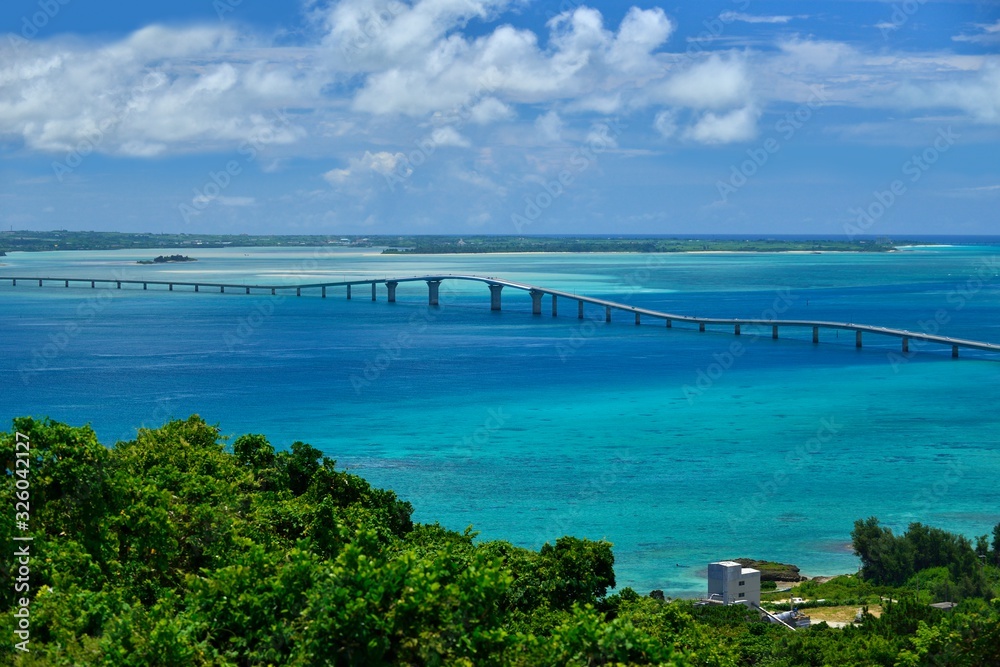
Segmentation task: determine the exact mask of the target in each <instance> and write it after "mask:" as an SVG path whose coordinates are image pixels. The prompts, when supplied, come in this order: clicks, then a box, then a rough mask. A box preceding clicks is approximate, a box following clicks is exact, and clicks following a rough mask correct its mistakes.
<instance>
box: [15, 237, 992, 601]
mask: <svg viewBox="0 0 1000 667" xmlns="http://www.w3.org/2000/svg"><path fill="white" fill-rule="evenodd" d="M171 252H179V253H183V254H189V255H192V256H194V257H196V258H197V259H198V261H197V262H195V263H190V264H172V265H157V266H138V265H136V264H135V261H136V260H137V259H144V258H148V257H151V256H153V255H156V254H161V253H162V254H170V253H171ZM0 263H2V265H0V275H24V276H32V275H44V276H52V277H59V276H65V277H96V278H111V277H116V276H120V277H122V278H126V279H135V278H142V277H148V278H150V279H161V280H162V279H166V278H170V279H174V280H184V279H188V280H205V281H215V282H231V283H240V284H242V283H243V282H250V283H253V282H261V283H282V284H284V283H288V284H291V283H299V282H304V283H309V282H325V281H334V280H340V279H344V278H351V279H356V278H368V277H378V278H382V277H389V276H404V275H423V274H427V273H474V274H479V275H489V276H497V277H503V278H508V279H512V280H520V281H525V282H530V283H535V284H538V285H542V286H546V287H551V288H556V289H562V290H566V291H570V292H577V293H580V294H586V295H589V296H595V297H604V298H608V299H613V300H618V301H624V302H626V303H629V304H634V305H641V306H644V307H648V308H653V309H658V310H664V311H669V312H676V313H680V314H691V315H702V316H747V317H761V316H763V317H768V316H770V315H771V311H772V310H773V311H774V312H775V313H777V314H779V315H780V316H781V317H788V318H809V319H830V320H844V321H849V322H856V323H870V324H874V325H879V326H891V327H900V328H907V329H912V330H917V331H920V330H926V331H930V330H934V329H939V330H940V331H942V332H944V333H945V335H948V336H954V337H964V338H972V339H980V340H987V341H993V342H1000V246H986V245H977V246H961V245H950V246H934V247H925V246H919V247H909V248H905V249H903V250H902V251H901V252H896V253H889V254H872V255H860V254H840V253H824V254H674V255H620V254H592V255H571V254H531V255H474V256H454V255H445V256H380V255H378V254H375V253H373V252H372V251H370V250H366V251H361V250H354V249H346V248H322V249H285V248H276V249H260V248H252V249H241V248H228V249H199V250H195V249H191V248H185V249H181V250H177V251H165V250H156V251H152V252H151V251H131V252H126V251H115V252H68V253H60V252H51V253H15V254H12V255H11V256H9V257H4V258H0ZM503 298H504V303H503V307H504V309H503V311H502V312H500V313H495V312H491V311H490V310H489V292H488V290H487V288H486V287H485V286H484V285H481V284H460V283H455V282H445V283H444V284H443V285H442V292H441V306H440V307H437V308H430V307H428V306H427V288H426V286H425V285H423V283H404V284H401V285H400V287H399V289H398V302H397V303H395V304H389V303H387V302H386V295H385V290H384V287H383V288H380V290H379V293H378V300H377V301H376V302H374V303H373V302H372V301H371V295H370V291H368V290H366V289H363V288H355V290H354V298H353V299H352V300H350V301H348V300H346V299H345V298H344V293H343V292H342V291H338V290H331V291H330V295H329V298H327V299H325V300H324V299H320V298H319V295H318V293H304V294H303V296H302V297H301V298H296V297H294V296H286V297H281V296H279V297H271V296H268V295H263V294H262V295H251V296H246V295H244V294H228V293H227V294H218V293H204V292H203V293H199V294H195V293H193V292H190V291H175V292H173V293H168V292H166V291H164V290H154V289H152V288H151V289H150V290H149V291H145V292H144V291H142V290H141V289H134V288H133V289H125V290H120V291H119V290H113V289H110V290H109V289H100V288H99V289H96V290H91V289H89V288H83V287H74V288H70V289H65V288H62V287H45V288H38V287H37V285H31V284H18V286H17V287H12V286H11V285H10V282H9V281H0V304H2V305H0V368H2V371H3V377H4V378H5V383H4V384H5V387H4V390H3V393H2V402H0V422H2V423H3V424H4V426H3V427H0V428H9V424H10V419H11V418H13V417H15V416H18V415H34V416H38V417H42V416H49V417H52V418H53V419H57V420H61V421H65V422H69V423H72V424H85V423H89V424H91V425H92V426H93V427H94V429H95V430H96V431H97V433H98V435H99V436H100V438H101V439H102V441H104V442H106V443H108V444H111V443H113V442H114V441H116V440H119V439H127V438H130V437H132V436H134V434H135V431H136V428H137V427H139V426H141V425H145V426H157V425H160V424H162V423H163V422H164V421H165V420H167V419H171V418H182V417H186V416H188V415H190V414H192V413H198V414H200V415H202V416H203V417H204V418H205V419H207V420H208V421H210V422H213V423H217V424H218V425H219V427H220V428H221V430H222V432H223V433H224V434H227V435H232V436H235V435H239V434H242V433H247V432H256V433H263V434H265V435H267V436H268V437H269V438H270V439H271V441H272V442H273V443H274V444H275V445H276V446H279V447H285V446H288V444H290V443H291V442H293V441H295V440H304V441H307V442H310V443H311V444H313V445H314V446H316V447H318V448H319V449H321V450H322V451H324V452H325V453H326V454H327V455H328V456H330V457H332V458H335V459H336V460H337V462H338V465H340V466H342V467H346V468H349V469H350V470H352V471H353V472H355V473H357V474H360V475H362V476H364V477H366V478H367V479H369V480H370V481H371V482H373V483H374V484H376V485H380V486H385V487H389V488H392V489H394V490H395V491H396V492H397V493H398V494H399V495H400V496H401V497H403V498H405V499H407V500H410V501H411V502H412V503H413V504H414V506H415V507H416V513H415V518H416V519H417V520H419V521H427V522H433V521H439V522H441V523H442V524H444V525H445V526H447V527H449V528H454V529H458V530H461V529H464V528H465V527H466V526H469V525H471V526H473V528H474V529H475V530H478V531H479V533H480V538H481V539H506V540H510V541H511V542H514V543H516V544H519V545H523V546H528V547H533V548H537V547H538V546H540V545H541V544H543V543H544V542H545V541H551V540H554V539H555V538H557V537H559V536H561V535H564V534H572V535H576V536H580V537H588V538H593V539H599V538H606V539H608V540H610V541H611V542H613V543H614V545H615V556H616V572H617V575H618V582H619V585H620V586H621V585H629V586H632V587H634V588H636V589H637V590H638V591H640V592H641V593H645V592H647V591H649V590H651V589H654V588H660V589H664V590H665V591H667V592H668V594H674V595H689V596H693V595H696V594H699V593H701V592H703V591H704V579H703V576H704V570H705V567H706V564H707V563H708V562H710V561H714V560H719V559H725V558H736V557H743V556H746V557H754V558H766V559H771V560H779V561H785V562H791V563H795V564H798V565H799V566H801V567H802V569H803V571H804V572H805V573H806V574H810V575H818V574H834V573H841V572H853V571H855V570H856V569H857V561H856V559H855V557H854V556H853V555H852V554H851V551H850V546H849V541H850V531H851V528H852V525H853V522H854V520H855V519H858V518H863V517H868V516H871V515H875V516H878V517H879V518H880V519H881V520H882V521H883V523H885V524H887V525H889V526H891V527H893V528H894V529H905V526H906V524H907V523H909V522H911V521H922V522H925V523H931V524H933V525H937V526H941V527H944V528H947V529H951V530H955V531H960V532H962V533H964V534H966V535H969V536H972V535H977V534H983V533H986V532H989V531H990V530H991V528H992V526H993V525H994V524H995V523H997V522H998V521H1000V483H998V480H1000V416H998V410H997V405H998V404H1000V382H998V381H997V380H998V378H1000V355H993V356H992V357H991V355H988V354H985V353H982V354H977V353H972V352H963V357H962V358H961V359H959V360H953V359H951V357H950V353H949V351H947V350H944V349H941V348H937V349H934V348H933V346H929V345H927V346H921V345H917V344H911V345H912V348H911V349H914V350H919V351H918V352H917V353H916V354H915V355H913V356H912V357H910V358H903V357H902V356H901V355H899V353H898V345H899V341H898V340H897V339H888V338H887V339H884V340H882V341H879V340H877V339H876V337H874V336H867V337H866V339H865V347H864V348H863V349H862V350H857V349H855V347H854V339H853V336H846V335H845V334H843V333H841V334H840V335H839V337H838V336H836V335H835V334H833V333H825V332H824V334H823V340H822V342H821V343H820V344H819V345H813V344H812V343H811V340H810V332H809V331H808V330H799V331H794V332H793V331H791V330H788V331H785V330H782V332H781V339H780V340H777V341H775V340H772V339H771V338H770V331H769V330H768V331H767V332H766V335H763V336H757V335H755V333H754V332H753V331H747V330H746V329H744V332H743V335H742V336H740V337H739V338H737V337H735V336H734V335H733V334H732V331H730V330H726V331H722V330H716V331H712V330H711V328H710V330H709V331H708V332H706V333H698V332H697V330H694V329H690V328H683V327H680V326H675V327H674V328H672V329H667V328H666V327H664V326H663V323H662V322H659V321H658V322H656V323H648V324H647V323H645V322H644V323H643V324H642V325H641V326H638V327H637V326H635V324H634V322H633V320H632V318H629V317H626V316H625V315H624V314H618V315H616V317H615V319H614V321H613V322H612V323H611V324H606V323H604V321H603V310H602V309H598V308H597V307H592V310H591V309H589V308H588V310H587V312H586V316H587V318H586V319H585V320H583V321H580V320H578V319H577V318H576V306H575V304H573V303H568V302H562V301H561V302H560V304H559V305H560V313H559V317H552V316H551V311H550V304H549V301H548V299H546V301H545V304H544V309H543V315H541V316H532V315H531V314H530V299H529V297H528V296H527V295H526V294H524V293H522V292H515V291H513V290H511V289H509V288H508V289H506V290H505V291H504V294H503ZM734 344H735V347H734Z"/></svg>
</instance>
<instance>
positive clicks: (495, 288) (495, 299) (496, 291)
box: [488, 283, 503, 310]
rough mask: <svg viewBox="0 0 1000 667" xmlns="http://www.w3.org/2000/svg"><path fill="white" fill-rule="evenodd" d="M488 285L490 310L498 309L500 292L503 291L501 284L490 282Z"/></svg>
mask: <svg viewBox="0 0 1000 667" xmlns="http://www.w3.org/2000/svg"><path fill="white" fill-rule="evenodd" d="M488 287H489V288H490V310H500V292H502V291H503V285H498V284H496V283H490V284H489V285H488Z"/></svg>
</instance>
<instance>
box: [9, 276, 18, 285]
mask: <svg viewBox="0 0 1000 667" xmlns="http://www.w3.org/2000/svg"><path fill="white" fill-rule="evenodd" d="M10 286H11V287H17V278H11V279H10Z"/></svg>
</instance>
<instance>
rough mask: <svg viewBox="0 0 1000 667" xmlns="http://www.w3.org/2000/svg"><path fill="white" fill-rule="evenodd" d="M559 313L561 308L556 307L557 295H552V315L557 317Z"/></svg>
mask: <svg viewBox="0 0 1000 667" xmlns="http://www.w3.org/2000/svg"><path fill="white" fill-rule="evenodd" d="M558 314H559V309H558V308H557V307H556V295H555V294H553V295H552V317H556V316H557V315H558Z"/></svg>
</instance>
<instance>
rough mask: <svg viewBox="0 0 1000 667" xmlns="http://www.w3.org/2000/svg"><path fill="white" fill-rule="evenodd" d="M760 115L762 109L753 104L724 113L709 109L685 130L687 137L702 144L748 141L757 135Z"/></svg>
mask: <svg viewBox="0 0 1000 667" xmlns="http://www.w3.org/2000/svg"><path fill="white" fill-rule="evenodd" d="M759 117H760V111H759V110H758V109H756V108H755V107H754V106H752V105H748V106H745V107H742V108H740V109H736V110H734V111H730V112H729V113H724V114H716V113H714V112H711V111H709V112H706V113H704V114H703V115H702V116H701V117H700V118H699V119H698V122H696V123H695V124H694V125H693V126H692V127H690V128H689V129H688V130H687V131H686V132H685V137H686V138H688V139H691V140H693V141H697V142H699V143H702V144H727V143H731V142H734V141H748V140H750V139H753V138H754V137H755V136H756V135H757V119H758V118H759Z"/></svg>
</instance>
